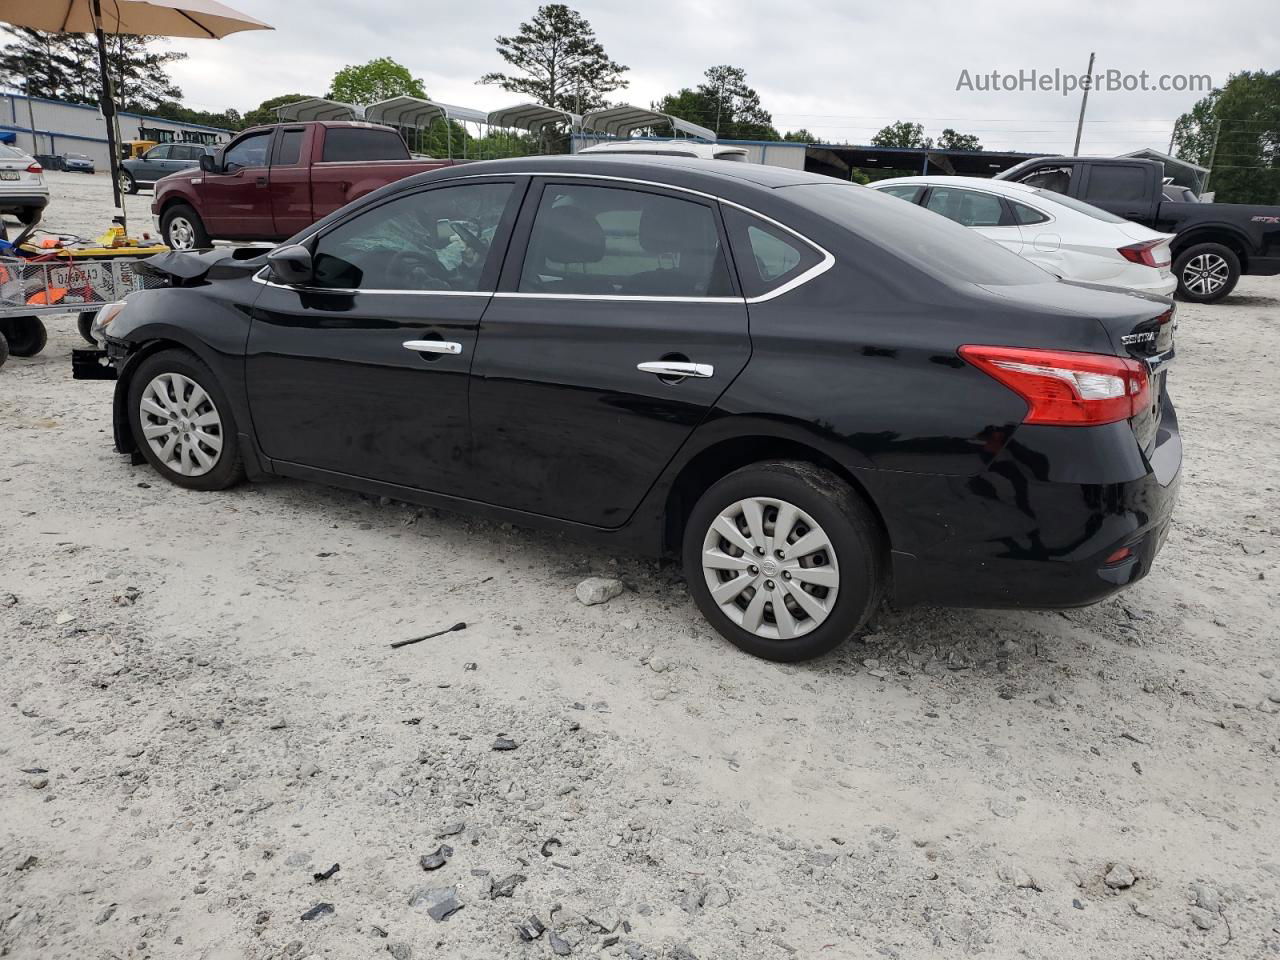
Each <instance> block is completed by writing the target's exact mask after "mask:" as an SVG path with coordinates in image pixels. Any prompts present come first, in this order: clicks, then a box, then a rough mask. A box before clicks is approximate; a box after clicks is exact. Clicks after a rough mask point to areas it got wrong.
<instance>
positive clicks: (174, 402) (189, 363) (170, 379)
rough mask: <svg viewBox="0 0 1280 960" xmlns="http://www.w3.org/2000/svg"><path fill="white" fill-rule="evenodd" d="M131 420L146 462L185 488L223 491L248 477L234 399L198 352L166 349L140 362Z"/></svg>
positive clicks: (131, 384) (132, 387) (131, 391)
mask: <svg viewBox="0 0 1280 960" xmlns="http://www.w3.org/2000/svg"><path fill="white" fill-rule="evenodd" d="M129 425H130V427H131V428H132V430H133V438H134V441H135V442H136V443H137V445H138V448H139V449H140V450H141V451H142V455H143V456H144V457H146V458H147V462H149V463H150V464H151V466H152V467H154V468H155V469H156V471H157V472H158V473H160V474H161V475H162V476H163V477H164V478H165V479H166V480H169V481H170V482H172V483H176V484H177V485H178V486H180V487H189V488H191V489H193V490H223V489H225V488H227V487H230V486H232V485H233V484H236V483H239V482H240V481H241V480H242V479H244V465H243V463H242V461H241V458H240V448H239V445H238V443H237V435H236V422H235V416H234V414H233V413H232V411H231V402H230V400H228V398H227V395H226V393H225V391H223V389H222V385H221V384H219V383H218V381H217V378H216V377H214V375H213V371H212V370H210V369H209V367H208V366H207V365H206V364H205V363H204V361H203V360H201V359H200V358H199V357H197V356H195V354H192V353H188V352H187V351H186V350H176V349H175V350H162V351H160V352H159V353H155V354H152V355H151V356H149V357H147V358H146V359H145V360H143V361H142V363H140V364H139V365H138V369H137V370H135V371H134V374H133V378H132V379H131V380H130V382H129Z"/></svg>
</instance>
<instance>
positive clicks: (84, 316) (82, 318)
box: [76, 310, 98, 347]
mask: <svg viewBox="0 0 1280 960" xmlns="http://www.w3.org/2000/svg"><path fill="white" fill-rule="evenodd" d="M97 315H98V314H97V313H96V312H95V311H93V310H86V311H85V312H84V313H81V314H79V315H78V316H77V317H76V329H77V330H79V331H80V336H81V337H82V338H83V339H84V342H85V343H91V344H93V345H94V346H95V347H96V346H97V345H98V341H97V340H95V339H93V334H91V333H90V332H89V330H90V328H91V327H92V326H93V319H94V317H96V316H97Z"/></svg>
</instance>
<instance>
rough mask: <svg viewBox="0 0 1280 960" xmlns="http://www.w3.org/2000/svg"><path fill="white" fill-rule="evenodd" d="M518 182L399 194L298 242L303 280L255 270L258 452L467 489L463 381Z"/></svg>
mask: <svg viewBox="0 0 1280 960" xmlns="http://www.w3.org/2000/svg"><path fill="white" fill-rule="evenodd" d="M522 189H523V181H521V180H520V179H518V178H495V179H492V180H489V179H485V180H475V181H467V182H465V183H456V182H453V183H449V182H446V183H442V184H439V185H433V186H429V187H426V188H422V189H417V190H413V191H409V192H402V193H397V194H395V195H393V196H391V197H389V198H386V199H384V200H383V201H381V202H380V203H378V204H376V205H374V206H372V207H362V208H360V209H359V211H358V212H355V213H353V214H352V215H351V216H349V217H347V218H345V219H343V220H341V221H339V222H338V223H336V224H334V225H332V226H330V227H326V228H325V230H324V231H323V232H322V233H321V234H320V235H319V236H318V237H316V238H314V239H313V240H311V241H310V242H309V244H310V247H311V249H312V251H313V264H314V268H315V277H314V279H313V281H312V282H311V283H309V284H307V285H303V286H287V285H282V284H279V283H277V282H274V281H272V280H271V279H270V276H269V275H267V276H262V277H261V278H260V279H261V281H262V282H263V284H264V289H263V292H262V294H261V296H260V297H259V298H258V300H257V302H256V303H255V305H254V309H253V320H252V323H251V324H250V330H249V340H248V347H247V356H246V364H245V375H246V380H247V386H248V394H249V404H250V411H251V414H252V416H253V424H254V429H255V431H256V433H257V436H258V440H259V443H260V444H261V446H262V449H263V452H264V453H266V455H267V456H268V457H271V458H272V459H275V460H280V461H285V462H286V463H290V464H295V465H299V466H303V467H307V468H311V469H312V470H315V471H324V472H327V473H330V474H343V475H347V476H353V477H362V478H366V479H370V480H377V481H381V482H384V483H391V484H397V485H399V486H402V487H409V488H414V489H418V490H428V491H434V492H439V493H450V494H458V495H467V494H468V482H467V473H468V455H469V451H468V439H469V438H468V420H467V378H468V374H469V371H470V367H471V363H472V357H473V351H474V347H475V342H476V330H477V327H478V325H479V323H480V317H481V315H482V314H483V313H484V309H485V305H486V304H487V303H488V302H489V300H490V297H491V296H492V293H493V289H494V285H495V282H496V280H497V277H498V270H499V267H500V260H501V258H502V252H503V250H504V249H505V247H506V242H507V238H508V237H509V235H510V229H511V223H512V220H513V219H514V214H515V210H516V208H517V207H518V205H519V199H520V193H521V191H522Z"/></svg>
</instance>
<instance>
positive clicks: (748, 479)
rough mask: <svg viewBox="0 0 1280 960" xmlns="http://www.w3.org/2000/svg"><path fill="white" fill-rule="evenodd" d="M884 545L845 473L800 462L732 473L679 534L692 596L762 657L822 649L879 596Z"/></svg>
mask: <svg viewBox="0 0 1280 960" xmlns="http://www.w3.org/2000/svg"><path fill="white" fill-rule="evenodd" d="M884 549H885V548H884V542H883V537H882V535H881V533H880V528H879V525H878V524H877V522H876V519H875V516H874V515H873V514H872V512H871V510H870V508H869V507H868V506H867V504H866V503H865V502H864V501H863V500H862V498H861V497H860V496H858V494H857V493H856V492H855V491H854V490H853V489H852V488H851V487H850V486H849V485H848V484H847V483H846V482H845V481H843V480H842V479H840V478H839V477H838V476H836V475H835V474H833V473H831V472H830V471H828V470H824V469H822V468H819V467H815V466H814V465H812V464H809V463H804V462H801V461H791V460H776V461H767V462H764V463H758V464H753V465H751V466H748V467H743V468H742V469H740V470H736V471H734V472H733V473H731V474H729V475H728V476H726V477H724V478H722V479H721V480H719V481H718V482H717V483H715V484H714V485H712V486H711V488H710V489H708V490H707V491H706V493H704V494H703V495H702V497H701V498H699V500H698V502H697V504H695V506H694V508H693V511H692V513H691V514H690V515H689V520H688V523H687V524H686V526H685V532H684V550H683V555H684V569H685V577H686V579H687V580H688V583H689V590H690V592H691V593H692V594H693V598H694V601H695V602H696V603H697V605H698V608H699V609H700V610H701V611H702V614H703V616H705V617H706V618H707V620H708V622H710V623H711V625H712V626H714V627H715V628H716V629H717V630H718V631H720V633H721V634H723V635H724V636H725V637H726V638H727V639H728V640H729V641H730V642H732V643H733V644H735V645H736V646H738V647H739V648H741V649H742V650H744V651H746V652H747V653H750V654H753V655H755V656H757V657H763V658H765V659H766V660H778V661H795V660H807V659H809V658H811V657H817V656H821V655H822V654H824V653H827V652H829V651H831V650H833V649H835V648H836V647H837V646H839V645H840V644H841V643H843V642H844V641H845V640H847V639H849V637H851V636H853V635H854V633H856V632H857V630H858V628H859V627H861V626H862V625H863V623H865V622H866V619H867V617H868V616H869V615H870V614H871V613H872V611H873V610H874V609H875V607H876V605H877V604H878V603H879V601H880V596H881V594H882V591H883V587H884V579H885V563H884Z"/></svg>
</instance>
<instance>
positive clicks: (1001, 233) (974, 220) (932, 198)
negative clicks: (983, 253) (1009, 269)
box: [924, 186, 1022, 253]
mask: <svg viewBox="0 0 1280 960" xmlns="http://www.w3.org/2000/svg"><path fill="white" fill-rule="evenodd" d="M924 205H925V206H926V207H927V208H928V209H930V210H932V211H933V212H934V213H940V214H942V215H943V216H944V217H946V218H947V219H948V220H954V221H955V222H956V223H959V224H963V225H964V226H966V227H972V228H973V229H974V230H976V231H977V232H978V233H980V234H982V235H983V236H984V237H989V238H990V239H992V240H994V241H995V242H996V243H998V244H1000V246H1002V247H1004V248H1005V249H1006V250H1012V251H1013V252H1014V253H1021V252H1022V233H1021V232H1020V231H1019V229H1018V225H1017V224H1016V223H1014V221H1013V216H1012V214H1011V213H1010V212H1009V209H1008V208H1007V207H1006V206H1005V203H1004V201H1003V200H1002V199H1001V198H1000V197H998V196H996V195H995V194H993V193H985V192H983V191H980V190H969V189H967V188H964V187H941V186H934V187H930V188H929V194H928V196H927V197H925V201H924Z"/></svg>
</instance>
